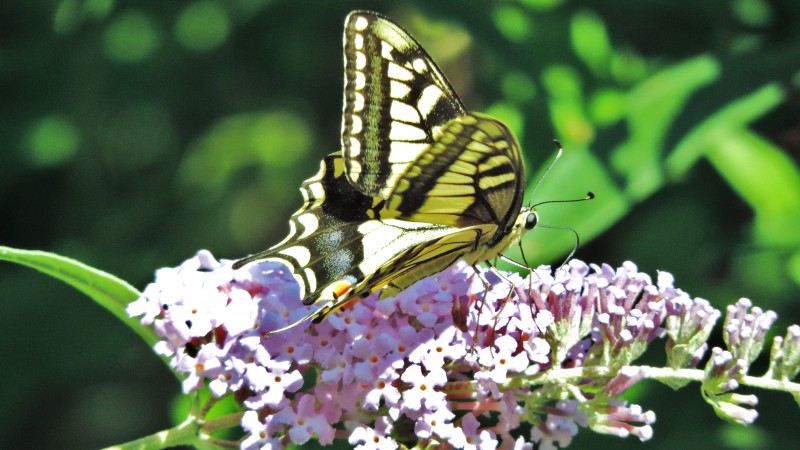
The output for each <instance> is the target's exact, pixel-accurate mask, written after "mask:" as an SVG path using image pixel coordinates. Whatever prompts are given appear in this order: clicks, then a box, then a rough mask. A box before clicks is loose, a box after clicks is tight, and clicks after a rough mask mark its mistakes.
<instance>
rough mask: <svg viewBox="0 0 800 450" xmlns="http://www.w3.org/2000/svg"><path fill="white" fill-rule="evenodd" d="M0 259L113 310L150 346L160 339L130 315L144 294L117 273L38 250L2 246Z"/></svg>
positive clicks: (112, 312) (110, 310)
mask: <svg viewBox="0 0 800 450" xmlns="http://www.w3.org/2000/svg"><path fill="white" fill-rule="evenodd" d="M0 260H4V261H9V262H13V263H17V264H21V265H23V266H27V267H30V268H32V269H36V270H38V271H40V272H42V273H45V274H47V275H50V276H51V277H54V278H58V279H59V280H61V281H63V282H65V283H67V284H69V285H71V286H72V287H74V288H75V289H77V290H79V291H81V292H83V293H84V294H86V295H88V296H89V297H90V298H91V299H92V300H94V301H95V302H97V304H98V305H100V306H102V307H103V308H105V309H107V310H108V311H109V312H111V314H113V315H114V316H116V317H117V318H118V319H119V320H121V321H122V322H123V323H125V324H126V325H127V326H129V327H130V328H131V329H133V330H134V331H135V332H136V333H137V334H139V336H140V337H141V338H142V339H144V341H145V342H147V344H148V345H149V346H150V347H152V346H153V345H155V343H156V342H157V341H158V337H157V336H156V335H155V333H154V332H153V330H152V329H151V328H150V327H145V326H143V325H141V324H140V323H139V321H138V320H136V319H133V318H130V317H128V315H127V314H126V313H125V307H126V306H127V305H128V303H130V302H132V301H134V300H136V299H137V298H138V297H139V296H140V295H141V293H140V292H139V291H137V290H136V289H135V288H134V287H133V286H131V285H129V284H128V283H126V282H125V281H123V280H121V279H119V278H117V277H115V276H114V275H111V274H109V273H106V272H103V271H101V270H97V269H95V268H93V267H89V266H87V265H86V264H83V263H82V262H79V261H76V260H74V259H70V258H66V257H64V256H60V255H56V254H54V253H48V252H42V251H35V250H20V249H15V248H11V247H4V246H0Z"/></svg>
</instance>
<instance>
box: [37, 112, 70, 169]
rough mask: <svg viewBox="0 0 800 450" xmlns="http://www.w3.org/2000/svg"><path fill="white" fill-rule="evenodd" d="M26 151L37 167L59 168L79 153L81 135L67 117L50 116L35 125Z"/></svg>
mask: <svg viewBox="0 0 800 450" xmlns="http://www.w3.org/2000/svg"><path fill="white" fill-rule="evenodd" d="M26 141H27V142H26V144H27V145H26V150H27V151H28V156H29V158H30V160H31V162H32V163H33V164H34V165H37V166H57V165H61V164H64V163H65V162H67V161H69V160H71V159H72V157H73V156H74V155H75V153H76V152H77V151H78V145H79V144H80V133H79V132H78V129H77V128H76V127H75V126H74V125H73V124H72V122H70V121H69V120H68V119H66V118H65V117H62V116H59V115H50V116H47V117H44V118H42V119H40V120H39V121H37V122H36V123H34V124H33V126H32V127H31V128H30V130H29V131H28V135H27V138H26Z"/></svg>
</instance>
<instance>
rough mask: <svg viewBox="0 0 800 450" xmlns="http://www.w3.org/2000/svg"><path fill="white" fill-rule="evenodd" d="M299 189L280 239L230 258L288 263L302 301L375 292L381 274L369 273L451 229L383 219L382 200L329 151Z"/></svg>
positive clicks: (334, 299) (240, 263) (244, 261)
mask: <svg viewBox="0 0 800 450" xmlns="http://www.w3.org/2000/svg"><path fill="white" fill-rule="evenodd" d="M300 191H301V193H302V194H303V198H304V199H305V204H304V205H303V207H302V208H300V210H298V211H297V212H296V213H294V214H293V215H292V217H291V219H290V222H289V223H290V232H289V235H288V236H287V237H286V238H285V239H284V240H283V241H282V242H280V243H279V244H277V245H275V246H273V247H271V248H269V249H267V250H265V251H263V252H261V253H257V254H255V255H252V256H249V257H247V258H245V259H242V260H239V261H237V262H236V263H235V264H234V266H233V267H234V269H238V268H240V267H242V266H244V265H246V264H248V263H249V262H252V261H262V260H271V261H277V262H280V263H282V264H284V265H285V266H287V267H289V268H290V269H291V272H292V275H293V276H294V278H295V279H296V280H297V282H298V284H299V286H300V295H301V298H302V299H303V303H305V304H312V303H317V302H337V304H338V302H340V301H341V300H342V299H344V298H350V297H352V296H355V295H357V294H363V293H370V292H374V291H376V290H378V289H380V288H381V287H383V286H382V285H380V283H381V282H383V279H381V278H371V277H370V278H369V279H368V280H366V282H365V279H367V278H368V277H367V276H366V274H372V273H374V272H376V271H378V269H379V268H380V267H381V266H382V265H384V264H386V262H387V261H393V260H395V259H397V258H398V257H401V256H402V255H403V254H404V253H406V252H407V250H408V249H409V248H413V247H416V246H425V244H427V243H428V242H431V241H433V240H436V239H439V238H441V237H442V236H446V235H448V234H449V233H451V232H452V229H451V228H450V227H447V226H443V225H436V224H424V223H414V222H405V221H399V220H381V217H380V211H381V207H382V206H383V200H381V199H378V198H374V197H369V196H366V195H364V194H362V193H361V192H359V191H358V190H356V189H355V188H354V187H353V186H352V185H351V184H350V183H349V182H348V181H347V179H346V178H345V176H344V161H343V159H342V157H341V155H340V154H338V153H334V154H331V155H328V156H327V157H326V158H325V159H324V160H323V161H322V164H321V168H320V171H319V173H318V174H317V175H315V176H314V177H312V178H310V179H308V180H306V181H305V182H304V183H303V184H302V185H301V186H300Z"/></svg>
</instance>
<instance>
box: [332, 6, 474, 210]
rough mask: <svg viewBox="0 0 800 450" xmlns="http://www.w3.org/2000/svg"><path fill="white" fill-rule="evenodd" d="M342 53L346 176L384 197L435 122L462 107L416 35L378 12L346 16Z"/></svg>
mask: <svg viewBox="0 0 800 450" xmlns="http://www.w3.org/2000/svg"><path fill="white" fill-rule="evenodd" d="M344 60H345V85H344V111H343V118H342V153H343V155H344V158H345V165H346V171H347V177H348V179H349V180H350V181H351V182H352V183H353V185H354V186H356V187H357V188H358V189H359V190H360V191H361V192H363V193H365V194H368V195H372V196H378V197H384V198H385V196H386V195H387V194H388V192H389V191H390V190H391V188H390V187H391V186H392V185H393V184H394V182H395V181H394V180H395V179H396V178H397V177H398V176H399V174H400V173H402V172H403V171H404V169H405V167H406V166H407V165H408V164H409V163H411V162H412V161H414V160H415V159H416V158H417V156H418V155H419V154H420V153H422V152H424V151H425V150H426V149H427V147H428V145H429V144H431V143H432V142H433V141H434V138H435V135H436V134H437V132H438V130H439V129H440V128H441V127H443V126H444V125H445V124H447V123H448V122H450V121H451V120H453V119H455V118H457V117H460V116H462V115H464V114H466V110H465V109H464V106H463V105H462V104H461V100H460V99H459V98H458V96H457V95H456V94H455V92H454V91H453V89H452V87H451V86H450V83H449V82H448V81H447V79H446V78H445V77H444V75H443V74H442V72H441V71H440V70H439V68H438V67H436V64H434V62H433V60H432V59H431V58H430V56H428V54H427V53H426V52H425V50H424V49H423V48H422V47H421V46H420V45H419V44H418V43H417V41H415V40H414V38H412V37H411V36H410V35H409V34H408V33H406V32H405V31H404V30H403V29H402V28H400V27H399V26H398V25H396V24H394V23H392V22H391V21H389V20H388V19H386V18H384V17H382V16H380V15H378V14H375V13H370V12H362V11H355V12H353V13H351V14H350V15H349V16H348V17H347V20H346V21H345V32H344Z"/></svg>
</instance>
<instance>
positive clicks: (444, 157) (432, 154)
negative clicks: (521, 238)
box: [386, 114, 525, 231]
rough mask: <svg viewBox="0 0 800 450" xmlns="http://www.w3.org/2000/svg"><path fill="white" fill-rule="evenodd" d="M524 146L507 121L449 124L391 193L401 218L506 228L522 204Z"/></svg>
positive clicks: (391, 205)
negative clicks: (522, 155)
mask: <svg viewBox="0 0 800 450" xmlns="http://www.w3.org/2000/svg"><path fill="white" fill-rule="evenodd" d="M524 179H525V175H524V169H523V163H522V158H521V155H520V151H519V145H518V144H517V142H516V139H515V138H514V135H513V134H512V133H511V131H510V130H509V129H508V128H507V127H506V126H505V125H504V124H503V123H501V122H499V121H497V120H495V119H492V118H490V117H487V116H484V115H480V114H468V115H465V116H462V117H459V118H457V119H455V120H453V121H451V122H450V123H448V124H447V125H446V126H445V127H444V129H443V131H442V132H441V133H440V134H439V135H438V137H437V138H436V140H435V141H434V143H433V144H432V145H430V146H429V148H428V149H427V150H426V151H425V152H423V153H421V154H420V155H419V156H418V157H417V159H416V160H415V161H414V162H413V163H411V164H409V165H408V167H407V168H406V170H405V171H404V172H403V173H402V174H401V175H400V176H399V177H398V179H397V182H396V183H395V185H394V186H393V187H392V188H393V189H392V191H391V193H390V194H389V196H388V197H387V207H386V208H387V209H389V210H393V211H397V212H399V213H400V215H399V216H398V218H399V219H402V220H409V221H414V222H424V223H435V224H442V225H449V226H453V227H458V228H464V227H470V226H475V225H483V224H494V225H496V226H497V227H498V229H500V230H501V231H502V230H505V229H506V228H507V227H508V226H509V225H511V224H513V222H514V220H515V218H516V217H517V215H518V214H519V212H520V209H521V207H522V201H523V195H524V184H523V182H524Z"/></svg>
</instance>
